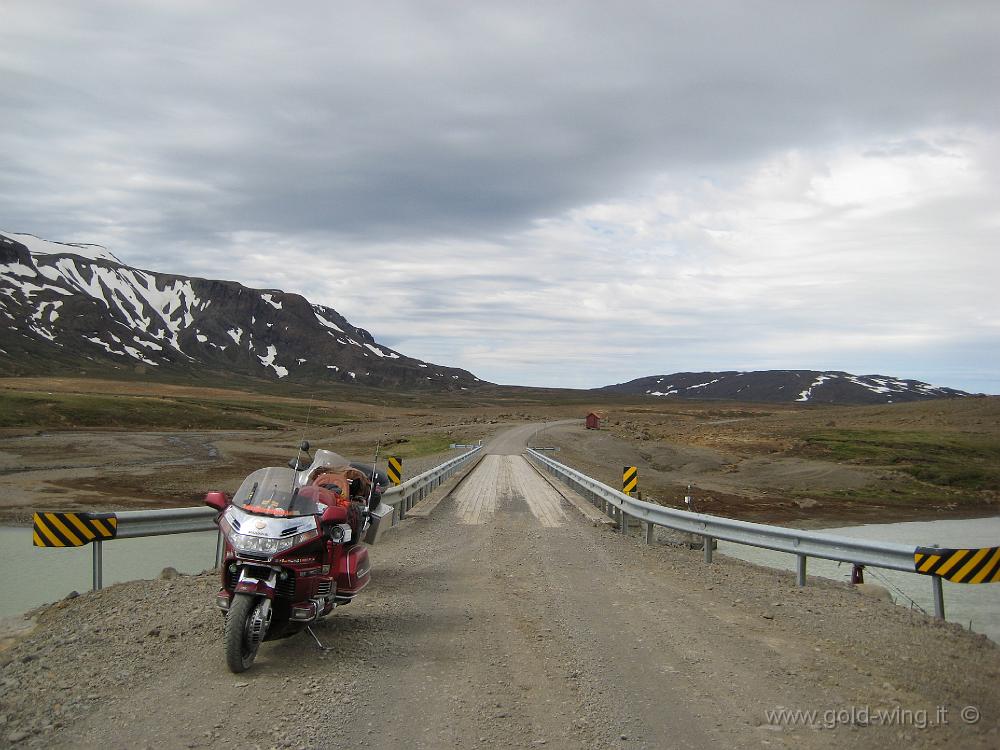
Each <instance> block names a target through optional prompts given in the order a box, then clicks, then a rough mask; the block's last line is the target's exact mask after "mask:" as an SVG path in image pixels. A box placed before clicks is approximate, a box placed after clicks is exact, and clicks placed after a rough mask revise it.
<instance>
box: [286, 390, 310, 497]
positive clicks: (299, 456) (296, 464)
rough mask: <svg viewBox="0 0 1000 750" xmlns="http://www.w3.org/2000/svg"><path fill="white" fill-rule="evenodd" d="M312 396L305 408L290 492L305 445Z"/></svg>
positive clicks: (293, 488)
mask: <svg viewBox="0 0 1000 750" xmlns="http://www.w3.org/2000/svg"><path fill="white" fill-rule="evenodd" d="M312 406H313V394H312V393H310V394H309V403H308V405H307V406H306V422H305V424H304V425H302V438H301V439H300V440H299V448H298V451H297V452H296V454H295V473H294V474H292V490H290V491H294V490H295V476H296V474H298V472H299V459H300V458H302V446H303V445H305V443H306V431H307V430H308V429H309V417H311V416H312Z"/></svg>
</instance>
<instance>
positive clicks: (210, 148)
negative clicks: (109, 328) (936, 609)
mask: <svg viewBox="0 0 1000 750" xmlns="http://www.w3.org/2000/svg"><path fill="white" fill-rule="evenodd" d="M997 39H1000V5H998V4H997V3H995V2H981V3H977V2H948V3H937V2H912V1H909V0H908V1H906V2H887V1H883V2H878V3H872V2H859V3H852V2H837V3H829V2H825V3H820V2H815V3H814V2H783V3H743V2H727V3H721V2H719V3H713V2H699V3H681V2H677V3H663V2H625V3H618V4H610V3H606V2H577V3H573V2H569V3H558V4H555V3H529V2H524V3H508V2H497V3H466V2H380V3H372V4H361V3H346V2H312V3H310V2H297V3H292V4H281V5H279V4H267V5H265V4H262V3H254V2H244V3H234V2H211V3H206V2H202V1H200V0H199V1H198V2H177V1H176V0H175V1H172V2H169V3H154V2H148V3H143V2H136V1H135V0H129V1H128V2H86V3H80V2H45V1H43V0H30V1H29V0H25V1H24V2H20V1H16V0H0V227H3V228H5V229H8V230H10V231H18V232H30V233H33V234H37V235H39V236H42V237H45V238H47V239H53V240H61V241H84V242H97V243H100V244H104V245H106V246H108V247H109V248H110V249H111V250H112V251H113V252H114V253H115V254H116V255H117V256H118V257H120V258H122V259H123V260H124V261H125V262H127V263H130V264H132V265H136V266H139V267H146V268H152V269H155V270H159V271H166V272H175V273H182V274H190V275H199V276H207V277H217V278H228V279H234V280H238V281H240V282H242V283H245V284H248V285H251V286H260V287H269V288H272V287H273V288H281V289H285V290H286V291H295V292H300V293H302V294H304V295H305V296H307V297H308V298H310V299H311V300H313V301H315V302H320V303H323V304H327V305H330V306H332V307H334V308H336V309H337V310H339V311H340V312H341V313H343V314H344V315H346V316H347V317H348V319H350V320H351V321H352V322H354V323H355V324H357V325H361V326H363V327H366V328H368V329H370V330H371V331H372V332H373V334H374V335H375V336H376V338H377V339H378V340H380V341H382V342H384V343H386V344H388V345H390V346H393V347H395V348H397V349H399V350H401V351H403V352H404V353H406V354H409V355H412V356H416V357H420V358H423V359H429V360H432V361H437V362H440V363H442V364H446V365H452V366H458V367H465V368H467V369H469V370H471V371H473V372H475V373H476V374H477V375H478V376H479V377H481V378H484V379H487V380H492V381H495V382H505V383H516V384H522V385H549V386H573V387H593V386H600V385H606V384H608V383H613V382H619V381H623V380H629V379H632V378H635V377H640V376H644V375H651V374H659V373H668V372H673V371H678V370H712V369H767V368H810V369H812V368H815V369H827V368H828V369H843V370H848V371H851V372H855V373H859V374H864V373H872V372H879V373H884V374H890V375H897V376H903V377H914V378H918V379H922V380H928V381H930V382H934V383H937V384H941V385H948V386H952V387H958V388H966V389H969V390H974V391H986V392H991V393H1000V302H998V297H1000V294H998V280H1000V253H998V249H1000V248H998V237H1000V128H998V123H1000V117H998V115H1000V96H998V91H1000V45H998V44H997Z"/></svg>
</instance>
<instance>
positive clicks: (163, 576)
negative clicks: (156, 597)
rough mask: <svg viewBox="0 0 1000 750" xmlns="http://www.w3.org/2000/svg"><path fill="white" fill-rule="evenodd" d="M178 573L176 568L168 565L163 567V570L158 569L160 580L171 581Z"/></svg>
mask: <svg viewBox="0 0 1000 750" xmlns="http://www.w3.org/2000/svg"><path fill="white" fill-rule="evenodd" d="M179 575H180V573H178V572H177V568H174V567H171V566H169V565H168V566H167V567H165V568H164V569H163V570H161V571H160V580H161V581H172V580H174V579H175V578H177V576H179Z"/></svg>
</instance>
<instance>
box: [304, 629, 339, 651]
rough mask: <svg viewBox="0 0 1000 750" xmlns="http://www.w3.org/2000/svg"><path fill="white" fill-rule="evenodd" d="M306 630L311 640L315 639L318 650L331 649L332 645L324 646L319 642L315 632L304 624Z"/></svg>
mask: <svg viewBox="0 0 1000 750" xmlns="http://www.w3.org/2000/svg"><path fill="white" fill-rule="evenodd" d="M306 630H307V631H309V635H311V636H312V637H313V640H314V641H316V645H317V646H319V650H320V651H333V646H324V645H323V644H322V643H321V642H320V640H319V638H317V637H316V634H315V633H314V632H313V629H312V627H311V626H309V625H306Z"/></svg>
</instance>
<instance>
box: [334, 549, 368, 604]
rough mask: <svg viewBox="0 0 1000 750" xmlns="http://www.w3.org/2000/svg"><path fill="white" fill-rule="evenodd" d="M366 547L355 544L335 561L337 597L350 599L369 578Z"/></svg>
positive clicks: (365, 584) (366, 583)
mask: <svg viewBox="0 0 1000 750" xmlns="http://www.w3.org/2000/svg"><path fill="white" fill-rule="evenodd" d="M371 569H372V566H371V563H370V562H368V547H367V546H365V545H364V544H356V545H354V546H353V547H351V548H350V549H348V550H347V552H346V553H345V554H344V555H342V556H341V557H340V559H339V560H338V562H337V598H338V599H341V598H344V599H352V598H354V595H355V594H357V593H358V592H359V591H361V589H363V588H364V587H365V586H367V585H368V582H369V581H370V580H371V577H372V575H371Z"/></svg>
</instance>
